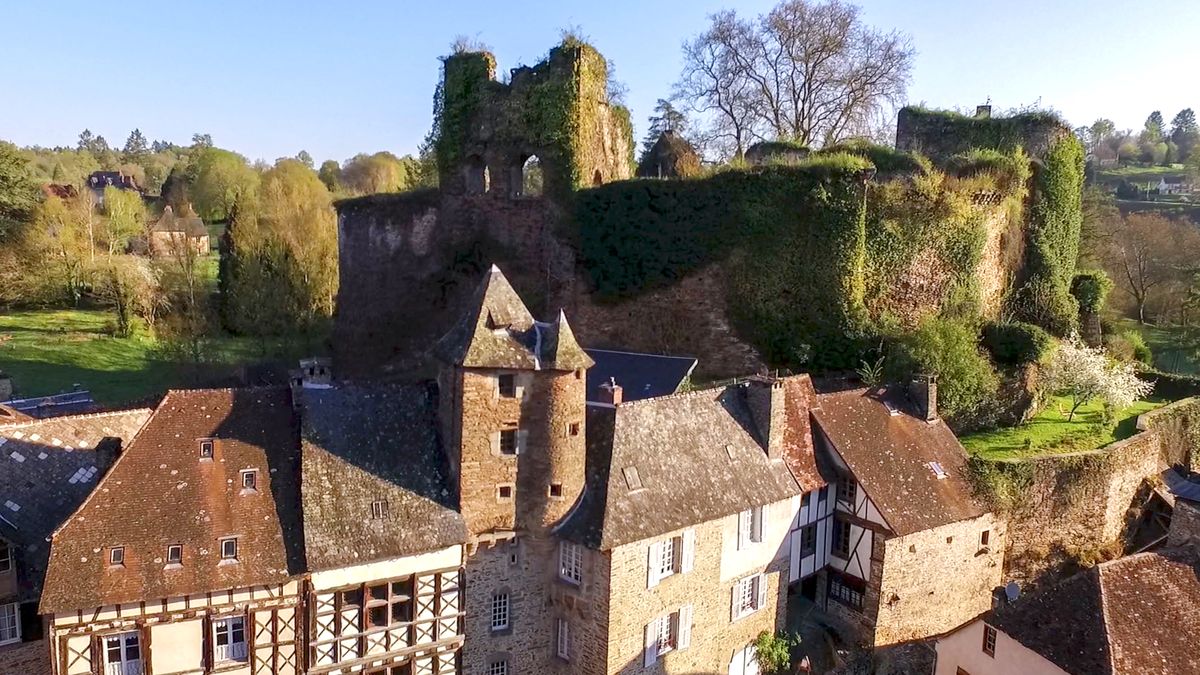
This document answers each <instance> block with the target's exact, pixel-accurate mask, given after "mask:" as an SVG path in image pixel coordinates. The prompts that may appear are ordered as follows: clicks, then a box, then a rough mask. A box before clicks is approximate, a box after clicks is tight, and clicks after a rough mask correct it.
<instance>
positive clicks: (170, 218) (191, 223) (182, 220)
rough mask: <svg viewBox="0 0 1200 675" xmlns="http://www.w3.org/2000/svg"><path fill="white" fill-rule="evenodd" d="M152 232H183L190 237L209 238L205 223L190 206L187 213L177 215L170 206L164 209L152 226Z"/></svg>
mask: <svg viewBox="0 0 1200 675" xmlns="http://www.w3.org/2000/svg"><path fill="white" fill-rule="evenodd" d="M150 231H151V232H183V233H185V234H186V235H187V236H189V237H207V236H208V228H206V227H204V221H202V220H200V216H198V215H196V212H195V211H193V210H192V209H191V207H190V206H189V207H188V209H187V210H186V211H184V212H183V213H181V214H179V215H175V210H174V209H172V208H171V207H170V206H167V207H166V208H165V209H163V214H162V216H160V217H159V219H158V220H156V221H154V223H153V224H152V225H151V226H150Z"/></svg>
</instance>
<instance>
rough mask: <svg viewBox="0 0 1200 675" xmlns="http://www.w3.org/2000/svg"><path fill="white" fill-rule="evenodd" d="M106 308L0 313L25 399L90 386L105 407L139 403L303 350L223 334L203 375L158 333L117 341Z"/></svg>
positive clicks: (2, 337) (210, 348)
mask: <svg viewBox="0 0 1200 675" xmlns="http://www.w3.org/2000/svg"><path fill="white" fill-rule="evenodd" d="M111 323H112V316H111V314H110V313H109V312H105V311H102V310H29V311H15V312H4V313H0V371H4V372H6V373H8V374H9V375H10V376H12V378H13V384H14V385H15V386H16V388H17V395H18V396H20V397H26V396H40V395H44V394H54V393H58V392H62V391H69V390H71V389H73V388H75V387H76V386H78V387H80V388H83V389H88V390H90V391H91V392H92V395H93V396H94V397H95V399H96V400H97V401H98V402H99V403H101V404H103V405H107V406H115V405H121V404H125V403H129V402H133V401H141V400H144V399H147V398H150V397H153V396H156V395H158V394H161V393H162V392H164V391H166V390H167V389H168V388H172V387H175V388H179V387H194V386H202V385H211V384H220V383H222V382H227V381H228V378H230V377H231V376H232V375H233V374H234V373H235V371H236V369H237V367H238V366H240V365H243V364H247V363H254V362H260V361H264V360H280V361H287V362H290V361H293V360H295V359H296V358H298V357H299V356H300V355H301V353H302V352H303V349H297V347H296V346H293V345H284V344H278V343H275V344H271V343H268V344H265V345H264V344H261V343H260V342H259V341H258V340H255V339H251V338H244V337H234V336H229V335H222V336H219V337H216V338H214V339H212V340H210V341H208V342H207V343H206V346H205V353H206V362H205V363H204V364H203V365H202V366H201V369H200V370H199V372H197V369H196V368H195V367H194V366H193V365H192V364H187V363H179V362H176V361H173V360H171V359H170V358H169V357H168V356H166V354H165V350H164V349H163V345H161V344H160V343H159V342H158V341H157V340H155V339H154V338H153V337H152V336H149V335H146V334H145V333H144V332H143V334H139V335H135V336H134V337H129V338H116V337H112V336H111V335H110V334H109V326H110V325H111Z"/></svg>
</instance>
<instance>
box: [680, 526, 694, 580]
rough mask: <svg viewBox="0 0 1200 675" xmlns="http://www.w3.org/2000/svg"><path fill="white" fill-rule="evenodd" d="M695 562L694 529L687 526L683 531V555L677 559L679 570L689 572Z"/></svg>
mask: <svg viewBox="0 0 1200 675" xmlns="http://www.w3.org/2000/svg"><path fill="white" fill-rule="evenodd" d="M695 564H696V530H694V529H692V528H690V527H689V528H688V529H686V530H684V531H683V556H682V558H681V559H680V561H679V571H680V572H684V573H687V572H691V571H692V566H693V565H695Z"/></svg>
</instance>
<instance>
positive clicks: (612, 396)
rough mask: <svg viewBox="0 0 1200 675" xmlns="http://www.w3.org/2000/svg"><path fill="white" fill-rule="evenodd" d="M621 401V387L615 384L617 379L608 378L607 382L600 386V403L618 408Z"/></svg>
mask: <svg viewBox="0 0 1200 675" xmlns="http://www.w3.org/2000/svg"><path fill="white" fill-rule="evenodd" d="M621 401H622V390H621V385H619V384H617V378H615V377H610V378H608V382H605V383H604V384H602V385H600V402H601V403H607V404H609V405H612V406H618V405H621Z"/></svg>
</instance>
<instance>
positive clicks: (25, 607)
mask: <svg viewBox="0 0 1200 675" xmlns="http://www.w3.org/2000/svg"><path fill="white" fill-rule="evenodd" d="M149 416H150V411H149V410H146V409H138V410H126V411H119V412H110V413H99V414H92V415H70V416H64V417H55V418H51V419H47V420H35V419H33V418H29V417H26V416H24V415H21V414H19V413H16V414H13V415H12V416H7V415H5V416H3V417H2V418H0V419H4V420H6V421H3V422H0V673H27V674H30V675H42V674H48V673H49V672H50V660H49V657H48V647H47V645H46V641H45V640H44V639H43V626H42V620H41V617H40V616H39V613H38V600H39V598H40V597H41V592H42V585H43V581H44V579H45V575H46V564H47V560H48V559H49V557H50V551H49V547H48V546H47V545H46V540H47V539H48V538H49V537H50V534H51V533H52V532H53V531H54V528H55V527H57V526H58V525H59V524H60V523H62V522H63V520H65V519H66V518H67V517H68V516H70V515H71V512H72V511H73V510H74V509H75V507H77V506H78V505H79V504H80V503H82V502H83V500H84V499H86V498H87V496H88V493H89V492H90V491H91V488H92V487H93V486H95V484H96V482H97V481H98V480H100V478H101V477H102V476H103V474H104V472H105V470H106V469H107V468H108V465H109V464H110V463H111V461H112V457H113V456H114V455H115V453H116V452H117V451H119V449H120V447H121V444H122V443H123V442H125V441H127V440H128V439H130V438H132V436H133V435H134V434H135V433H136V432H137V430H138V429H140V428H141V426H142V424H143V423H144V422H145V421H146V418H148V417H149Z"/></svg>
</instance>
